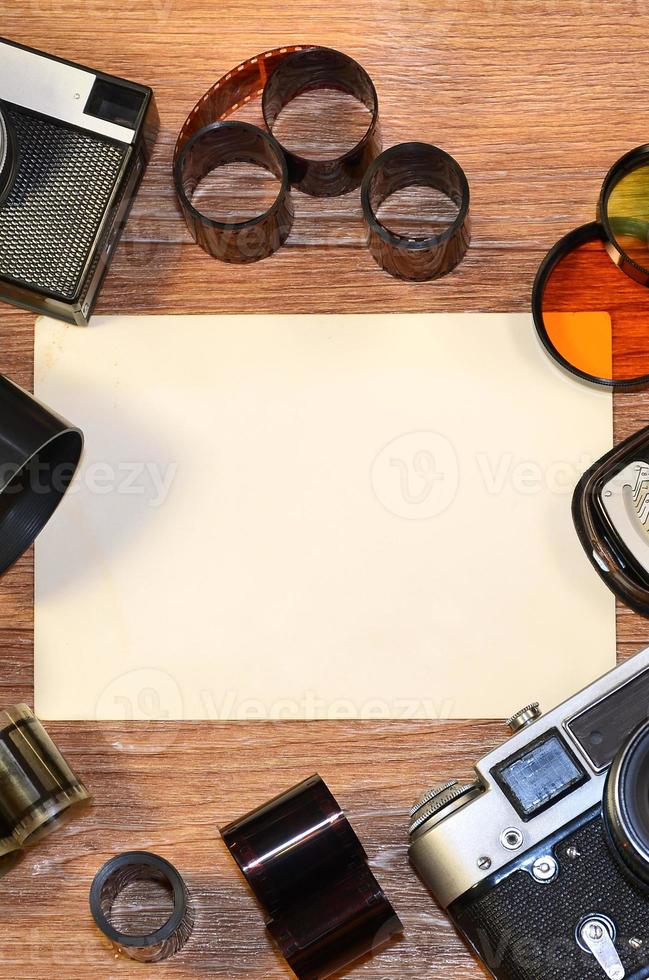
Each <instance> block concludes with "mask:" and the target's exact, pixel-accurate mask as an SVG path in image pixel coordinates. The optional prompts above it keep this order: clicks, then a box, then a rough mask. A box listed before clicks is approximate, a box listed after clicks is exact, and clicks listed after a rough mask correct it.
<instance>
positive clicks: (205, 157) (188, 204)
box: [174, 122, 294, 263]
mask: <svg viewBox="0 0 649 980" xmlns="http://www.w3.org/2000/svg"><path fill="white" fill-rule="evenodd" d="M241 162H247V163H253V164H255V165H256V166H258V167H262V168H263V169H264V170H268V171H269V172H270V173H271V174H273V176H275V177H276V178H277V179H278V180H279V184H280V186H279V191H278V194H277V197H276V199H275V201H274V202H273V203H272V205H271V206H270V207H269V208H268V209H267V210H266V211H264V212H263V213H262V214H260V215H258V216H256V217H254V218H248V219H243V220H238V219H237V217H236V216H232V217H230V218H229V219H228V220H224V221H219V220H216V219H214V218H210V217H208V216H207V215H205V214H202V213H201V211H200V210H199V209H198V208H197V207H196V206H195V204H194V201H193V197H194V192H195V191H196V188H197V187H198V185H199V184H200V182H201V180H203V178H204V177H207V175H208V174H209V173H211V172H212V171H214V170H215V169H216V168H217V167H222V166H225V165H227V164H230V163H241ZM174 173H175V181H176V193H177V195H178V198H179V200H180V202H181V205H182V208H183V211H184V213H185V220H186V222H187V226H188V227H189V230H190V232H191V234H192V238H193V239H194V241H195V242H196V243H197V244H198V245H200V246H201V248H202V249H204V250H205V251H206V252H209V254H210V255H213V256H214V258H217V259H221V260H222V261H223V262H237V263H247V262H256V261H258V260H259V259H265V258H267V257H268V256H269V255H272V254H273V252H275V251H277V249H278V248H279V247H280V246H281V245H283V244H284V242H285V241H286V239H287V238H288V236H289V233H290V231H291V227H292V225H293V214H294V211H293V203H292V201H291V195H290V189H289V180H288V169H287V166H286V160H285V159H284V154H283V153H282V150H281V148H280V146H279V144H278V143H277V141H276V140H275V139H273V137H272V136H270V135H269V134H268V133H265V132H264V131H263V130H262V129H259V128H258V127H257V126H251V125H250V124H249V123H241V122H217V123H212V124H211V125H209V126H205V127H203V129H199V130H198V132H196V133H194V134H193V136H192V137H191V138H190V139H189V140H188V142H187V143H186V144H185V146H184V147H183V149H182V151H181V153H180V155H179V157H178V162H177V165H176V168H175V172H174Z"/></svg>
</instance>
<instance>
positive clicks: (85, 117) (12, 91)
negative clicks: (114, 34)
mask: <svg viewBox="0 0 649 980" xmlns="http://www.w3.org/2000/svg"><path fill="white" fill-rule="evenodd" d="M157 131H158V115H157V111H156V107H155V101H154V98H153V93H152V91H151V89H149V88H146V87H145V86H142V85H135V84H133V83H132V82H127V81H124V80H123V79H120V78H114V77H112V76H110V75H104V74H102V73H100V72H96V71H92V70H91V69H88V68H84V67H82V66H80V65H74V64H72V63H70V62H67V61H61V60H60V59H58V58H53V57H50V56H49V55H47V54H43V53H42V52H39V51H34V50H31V49H29V48H25V47H22V46H20V45H18V44H14V43H12V42H11V41H7V40H4V39H1V38H0V299H3V300H6V301H7V302H9V303H13V304H15V305H16V306H20V307H24V308H25V309H28V310H33V311H35V312H37V313H45V314H47V315H49V316H54V317H58V318H59V319H62V320H66V321H68V322H70V323H77V324H80V325H86V324H87V323H88V320H89V317H90V315H91V313H92V309H93V306H94V303H95V300H96V298H97V294H98V291H99V288H100V286H101V283H102V280H103V278H104V275H105V273H106V270H107V268H108V265H109V263H110V259H111V256H112V253H113V250H114V247H115V245H116V243H117V240H118V238H119V235H120V232H121V230H122V228H123V226H124V224H125V222H126V218H127V216H128V212H129V209H130V206H131V204H132V202H133V198H134V195H135V193H136V191H137V188H138V185H139V183H140V180H141V178H142V175H143V173H144V170H145V167H146V164H147V163H148V160H149V157H150V155H151V150H152V148H153V143H154V141H155V138H156V135H157Z"/></svg>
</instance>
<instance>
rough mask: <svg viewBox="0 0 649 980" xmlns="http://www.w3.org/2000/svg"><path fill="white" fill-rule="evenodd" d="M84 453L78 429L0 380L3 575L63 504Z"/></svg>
mask: <svg viewBox="0 0 649 980" xmlns="http://www.w3.org/2000/svg"><path fill="white" fill-rule="evenodd" d="M82 448H83V435H82V433H81V432H80V430H79V429H77V428H75V427H74V426H71V425H70V424H69V423H68V422H66V421H65V420H64V419H62V418H59V416H57V415H55V414H54V413H53V412H51V411H50V410H49V409H48V408H46V407H45V406H44V405H41V404H40V402H38V401H36V399H35V398H33V397H32V396H31V395H30V394H28V393H27V392H26V391H23V390H22V388H19V387H18V386H17V385H15V384H13V382H11V381H9V380H8V378H5V377H3V376H2V375H0V575H2V573H3V572H5V571H6V570H7V569H8V568H9V567H10V566H11V565H13V563H14V562H15V561H17V560H18V558H20V556H21V555H22V554H23V552H25V551H26V550H27V548H29V546H30V545H31V544H32V542H33V541H34V539H35V538H36V536H37V535H38V534H39V533H40V531H41V530H42V529H43V527H44V526H45V524H46V523H47V522H48V521H49V519H50V517H51V516H52V514H53V513H54V511H55V510H56V508H57V507H58V505H59V504H60V502H61V500H62V499H63V495H64V494H65V492H66V490H67V489H68V486H69V485H70V482H71V480H72V477H73V476H74V473H75V471H76V468H77V466H78V463H79V459H80V457H81V451H82Z"/></svg>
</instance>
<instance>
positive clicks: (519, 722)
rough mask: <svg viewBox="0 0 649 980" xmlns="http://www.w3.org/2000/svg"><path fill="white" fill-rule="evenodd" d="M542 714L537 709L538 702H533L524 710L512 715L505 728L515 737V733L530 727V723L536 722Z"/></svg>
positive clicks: (538, 708) (539, 709)
mask: <svg viewBox="0 0 649 980" xmlns="http://www.w3.org/2000/svg"><path fill="white" fill-rule="evenodd" d="M542 714H543V712H542V711H541V708H540V707H539V703H538V701H535V702H534V703H533V704H528V705H526V706H525V707H524V708H521V710H520V711H517V712H516V714H515V715H512V716H511V718H509V719H508V720H507V727H508V728H509V730H510V732H511V733H512V735H515V734H516V733H517V732H520V731H522V730H523V728H527V726H528V725H531V724H532V722H535V721H538V719H539V718H540V717H541V715H542Z"/></svg>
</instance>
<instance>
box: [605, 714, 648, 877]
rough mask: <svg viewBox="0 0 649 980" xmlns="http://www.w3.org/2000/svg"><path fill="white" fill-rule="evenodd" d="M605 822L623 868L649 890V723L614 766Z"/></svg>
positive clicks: (624, 750) (608, 788) (619, 755)
mask: <svg viewBox="0 0 649 980" xmlns="http://www.w3.org/2000/svg"><path fill="white" fill-rule="evenodd" d="M604 822H605V824H606V827H607V830H608V835H609V839H610V842H611V844H612V846H613V849H614V852H615V854H616V856H617V857H618V858H619V860H620V861H621V863H622V865H623V867H624V868H625V869H626V871H627V872H628V873H629V874H630V876H631V877H632V878H633V880H634V881H635V882H636V883H637V884H640V885H641V886H643V887H644V888H649V721H646V722H643V723H642V725H641V726H640V727H639V728H637V729H636V731H635V732H634V734H633V735H632V736H631V738H630V739H629V740H628V741H627V742H626V744H625V745H624V746H623V747H622V749H621V750H620V752H619V753H618V755H617V757H616V759H615V761H614V762H613V765H612V766H611V769H610V772H609V774H608V778H607V781H606V789H605V793H604Z"/></svg>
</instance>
